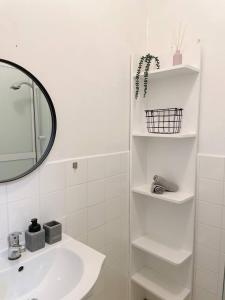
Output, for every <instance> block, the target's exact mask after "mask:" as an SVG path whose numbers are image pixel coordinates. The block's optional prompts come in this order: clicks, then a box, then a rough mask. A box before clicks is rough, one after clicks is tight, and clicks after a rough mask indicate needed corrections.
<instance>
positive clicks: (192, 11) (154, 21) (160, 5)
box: [148, 0, 225, 155]
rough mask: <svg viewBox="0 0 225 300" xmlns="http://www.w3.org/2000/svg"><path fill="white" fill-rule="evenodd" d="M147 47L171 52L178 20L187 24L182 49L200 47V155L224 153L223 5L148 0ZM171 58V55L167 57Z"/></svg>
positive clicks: (203, 0) (206, 0)
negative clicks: (199, 43)
mask: <svg viewBox="0 0 225 300" xmlns="http://www.w3.org/2000/svg"><path fill="white" fill-rule="evenodd" d="M148 4H149V22H150V25H149V35H150V48H151V49H154V50H153V51H154V52H157V49H171V46H172V41H173V33H174V31H175V30H176V28H177V26H178V24H179V22H180V21H183V22H184V23H185V24H187V31H186V42H185V49H184V51H185V50H186V49H188V48H190V47H192V46H193V44H194V43H195V42H196V40H197V38H201V44H202V103H201V118H200V149H199V151H200V152H204V153H212V154H222V155H224V154H225V76H224V75H225V55H224V53H225V41H224V37H225V2H224V0H215V1H210V0H198V1H196V0H182V1H181V0H149V1H148ZM171 55H172V54H171Z"/></svg>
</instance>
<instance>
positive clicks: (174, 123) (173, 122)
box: [145, 108, 183, 134]
mask: <svg viewBox="0 0 225 300" xmlns="http://www.w3.org/2000/svg"><path fill="white" fill-rule="evenodd" d="M145 113H146V119H147V130H148V132H149V133H158V134H173V133H179V132H180V129H181V122H182V116H183V109H182V108H165V109H150V110H145Z"/></svg>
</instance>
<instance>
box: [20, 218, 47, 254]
mask: <svg viewBox="0 0 225 300" xmlns="http://www.w3.org/2000/svg"><path fill="white" fill-rule="evenodd" d="M25 241H26V248H27V249H28V250H29V251H31V252H34V251H37V250H39V249H42V248H44V247H45V231H44V230H43V229H41V225H40V224H38V220H37V218H33V219H31V224H30V225H29V227H28V230H27V231H26V232H25Z"/></svg>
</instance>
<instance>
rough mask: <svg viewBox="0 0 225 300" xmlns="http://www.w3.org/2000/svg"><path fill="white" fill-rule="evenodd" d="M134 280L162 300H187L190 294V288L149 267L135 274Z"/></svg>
mask: <svg viewBox="0 0 225 300" xmlns="http://www.w3.org/2000/svg"><path fill="white" fill-rule="evenodd" d="M132 281H133V282H135V283H136V284H138V285H139V286H141V287H142V288H144V289H145V290H147V291H149V292H150V293H151V294H153V295H154V296H156V297H159V298H160V299H162V300H185V299H186V298H187V297H188V295H189V294H190V290H189V289H188V288H183V287H180V286H178V285H177V283H174V282H171V281H170V280H168V278H164V277H163V276H161V275H160V274H157V273H155V272H153V271H152V270H151V269H147V268H144V269H142V270H141V271H140V272H138V273H136V274H134V275H133V276H132Z"/></svg>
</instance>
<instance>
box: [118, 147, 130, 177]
mask: <svg viewBox="0 0 225 300" xmlns="http://www.w3.org/2000/svg"><path fill="white" fill-rule="evenodd" d="M129 159H130V157H129V152H125V153H121V154H120V160H121V173H125V174H128V173H129Z"/></svg>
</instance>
